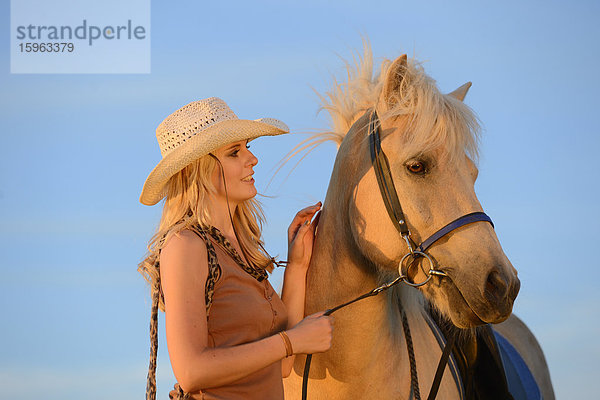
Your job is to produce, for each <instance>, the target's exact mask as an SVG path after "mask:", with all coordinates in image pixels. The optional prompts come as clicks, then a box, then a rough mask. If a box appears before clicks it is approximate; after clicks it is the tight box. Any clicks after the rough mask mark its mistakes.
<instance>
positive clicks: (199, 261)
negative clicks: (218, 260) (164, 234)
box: [160, 229, 207, 269]
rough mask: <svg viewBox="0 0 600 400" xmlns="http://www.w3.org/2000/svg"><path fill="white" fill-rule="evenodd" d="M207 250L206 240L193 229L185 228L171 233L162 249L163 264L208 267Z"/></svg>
mask: <svg viewBox="0 0 600 400" xmlns="http://www.w3.org/2000/svg"><path fill="white" fill-rule="evenodd" d="M206 255H207V250H206V243H205V242H204V240H203V239H202V238H201V237H200V236H199V235H198V234H197V233H196V232H194V231H193V230H191V229H183V230H181V231H179V232H176V233H174V234H172V235H169V237H168V238H167V240H166V242H165V244H164V245H163V247H162V249H161V251H160V263H161V266H164V265H165V263H166V264H167V265H178V266H179V268H186V267H188V268H189V267H192V268H194V267H197V266H198V265H201V266H203V267H204V269H206V266H207V258H206Z"/></svg>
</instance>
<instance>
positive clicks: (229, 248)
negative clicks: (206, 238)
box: [203, 226, 267, 282]
mask: <svg viewBox="0 0 600 400" xmlns="http://www.w3.org/2000/svg"><path fill="white" fill-rule="evenodd" d="M203 230H204V231H206V232H207V233H208V234H209V235H210V236H211V237H212V238H213V239H214V240H215V241H216V242H217V243H218V244H219V246H221V247H222V248H223V250H225V251H226V252H227V254H229V255H230V256H231V258H233V259H234V260H235V262H236V263H237V264H238V265H239V266H240V267H241V268H242V269H243V270H244V271H246V272H247V273H248V274H250V275H251V276H252V277H253V278H254V279H256V280H257V281H259V282H262V281H263V280H265V279H267V272H266V271H265V270H264V269H255V268H252V267H251V266H249V265H248V264H246V263H245V262H244V260H242V257H240V255H239V253H238V252H237V250H236V249H235V247H233V245H232V244H231V242H229V240H228V239H227V238H226V237H225V236H224V235H223V234H222V233H221V231H219V230H218V229H217V228H215V227H214V226H209V227H206V228H203Z"/></svg>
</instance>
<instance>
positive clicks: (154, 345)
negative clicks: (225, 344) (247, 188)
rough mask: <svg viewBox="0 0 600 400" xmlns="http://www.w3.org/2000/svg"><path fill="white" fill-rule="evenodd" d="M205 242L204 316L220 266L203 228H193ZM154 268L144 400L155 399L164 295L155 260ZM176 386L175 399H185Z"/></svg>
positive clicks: (158, 267)
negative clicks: (206, 272) (161, 310)
mask: <svg viewBox="0 0 600 400" xmlns="http://www.w3.org/2000/svg"><path fill="white" fill-rule="evenodd" d="M194 232H196V233H197V234H198V236H200V237H201V238H202V240H204V243H206V252H207V257H208V277H207V278H206V285H205V287H204V301H205V303H206V317H207V318H208V315H209V314H210V306H211V305H212V298H213V294H214V291H215V284H216V283H217V282H218V281H219V279H220V278H221V266H220V265H219V262H218V260H217V253H216V251H215V248H214V246H213V244H212V243H211V241H210V240H209V239H208V238H207V237H206V234H205V232H204V230H202V229H198V230H197V231H196V230H194ZM156 270H157V272H158V277H159V278H158V279H157V280H156V282H155V283H154V286H153V287H152V308H151V311H150V365H149V366H148V378H147V380H146V400H156V358H157V354H158V303H159V300H160V298H162V299H163V304H164V295H163V292H162V287H161V284H160V263H159V262H158V260H157V261H156ZM176 387H177V389H176V390H177V400H186V399H188V398H189V393H185V392H184V391H183V390H182V389H181V387H180V386H179V384H176ZM169 397H171V395H169Z"/></svg>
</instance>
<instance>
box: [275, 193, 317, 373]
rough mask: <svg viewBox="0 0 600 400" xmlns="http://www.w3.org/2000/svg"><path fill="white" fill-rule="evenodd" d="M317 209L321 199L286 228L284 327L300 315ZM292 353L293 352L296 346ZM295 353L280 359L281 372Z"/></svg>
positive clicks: (288, 367) (287, 369)
mask: <svg viewBox="0 0 600 400" xmlns="http://www.w3.org/2000/svg"><path fill="white" fill-rule="evenodd" d="M320 208H321V202H319V203H317V204H315V205H314V206H312V207H307V208H305V209H303V210H301V211H299V212H298V213H297V214H296V216H295V217H294V220H293V221H292V223H291V224H290V227H289V228H288V262H289V263H288V265H287V267H286V269H285V274H284V277H283V287H282V290H281V300H282V301H283V303H284V304H285V306H286V309H287V313H288V324H287V328H288V329H290V328H292V327H294V326H295V325H296V324H298V322H300V321H301V320H302V318H304V301H305V298H306V273H307V271H308V266H309V264H310V258H311V255H312V246H313V241H314V236H315V229H316V225H317V223H318V218H315V220H314V221H313V223H312V224H310V220H311V219H312V217H313V216H314V215H315V213H316V212H317V211H319V209H320ZM294 352H295V353H297V351H296V349H294ZM294 360H295V356H291V357H287V358H284V359H283V361H282V362H281V374H282V376H283V377H284V378H286V377H288V376H289V375H290V373H291V372H292V368H293V366H294Z"/></svg>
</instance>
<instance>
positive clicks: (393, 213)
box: [302, 109, 494, 400]
mask: <svg viewBox="0 0 600 400" xmlns="http://www.w3.org/2000/svg"><path fill="white" fill-rule="evenodd" d="M380 125H381V124H380V121H379V117H378V116H377V111H376V110H375V109H373V110H372V111H371V116H370V118H369V126H368V136H369V148H370V152H371V163H372V164H373V167H374V169H375V176H376V177H377V184H378V185H379V191H380V192H381V196H382V198H383V202H384V204H385V208H386V210H387V212H388V215H389V217H390V219H391V220H392V223H393V224H394V226H395V227H396V229H397V230H398V232H399V233H400V235H401V237H402V238H403V239H404V241H405V242H406V245H407V247H408V253H406V255H404V257H402V259H401V260H400V262H399V263H398V277H397V278H395V279H393V280H392V281H390V282H387V283H384V284H383V285H381V286H378V287H376V288H375V289H373V290H371V291H370V292H367V293H365V294H363V295H361V296H359V297H357V298H355V299H353V300H350V301H349V302H346V303H344V304H340V305H338V306H336V307H334V308H331V309H329V310H327V311H326V312H325V314H324V315H331V314H332V313H333V312H335V311H337V310H339V309H340V308H343V307H346V306H348V305H350V304H352V303H354V302H356V301H359V300H362V299H364V298H367V297H371V296H375V295H377V294H379V293H381V292H383V291H384V290H387V289H389V288H391V287H392V286H394V285H396V284H398V283H400V282H403V283H405V284H407V285H410V286H413V287H419V286H423V285H425V284H427V283H428V282H429V281H430V280H431V277H432V276H439V277H447V276H448V275H447V274H446V273H445V272H444V271H441V270H438V269H435V267H434V263H433V260H432V258H431V256H429V255H428V254H427V253H426V251H427V249H429V247H431V245H433V244H434V243H435V242H437V241H438V240H439V239H441V238H443V237H444V236H446V235H448V234H449V233H451V232H452V231H454V230H456V229H458V228H460V227H462V226H465V225H467V224H472V223H474V222H489V223H490V224H491V225H492V227H493V226H494V223H493V222H492V219H491V218H490V217H488V216H487V214H485V213H483V212H472V213H469V214H466V215H463V216H462V217H460V218H457V219H455V220H454V221H452V222H450V223H449V224H447V225H445V226H444V227H442V228H441V229H439V230H437V231H436V232H435V233H434V234H433V235H431V236H430V237H428V238H427V239H425V240H424V241H423V242H421V243H420V244H419V245H416V246H415V245H414V242H413V241H412V239H411V237H410V230H409V229H408V225H407V223H406V217H405V216H404V212H403V211H402V206H401V205H400V200H398V194H397V192H396V187H395V185H394V181H393V179H392V173H391V171H390V164H389V161H388V158H387V156H386V155H385V153H384V152H383V149H382V148H381V135H380V130H381V129H380ZM419 258H425V259H426V260H427V261H428V263H429V270H428V271H427V272H426V275H427V277H426V278H425V279H424V280H423V281H422V282H413V281H411V279H410V278H409V277H408V272H409V271H408V270H409V269H410V267H411V266H412V265H416V264H417V263H415V261H416V260H417V259H419ZM406 261H408V262H407V263H406ZM405 264H406V265H407V266H406V268H405ZM401 313H402V325H403V328H404V333H405V336H406V346H407V350H408V355H409V361H410V375H411V393H412V394H413V396H414V398H415V399H416V400H420V399H421V395H420V392H419V384H418V378H417V368H416V363H415V356H414V349H413V345H412V338H411V335H410V327H409V325H408V320H407V318H406V314H405V313H404V310H403V309H402V308H401ZM454 340H455V335H451V336H450V337H449V338H448V340H447V342H446V346H445V347H444V350H443V352H442V357H441V359H440V361H439V363H438V368H437V371H436V374H435V377H434V380H433V383H432V385H431V390H430V391H429V395H428V397H427V398H428V400H433V399H435V396H436V395H437V391H438V389H439V385H440V383H441V380H442V375H443V373H444V370H445V366H446V363H447V362H448V358H449V357H450V353H451V352H452V348H453V347H454ZM311 360H312V354H307V355H306V362H305V365H304V375H303V377H302V399H303V400H306V398H307V390H308V375H309V372H310V363H311Z"/></svg>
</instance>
